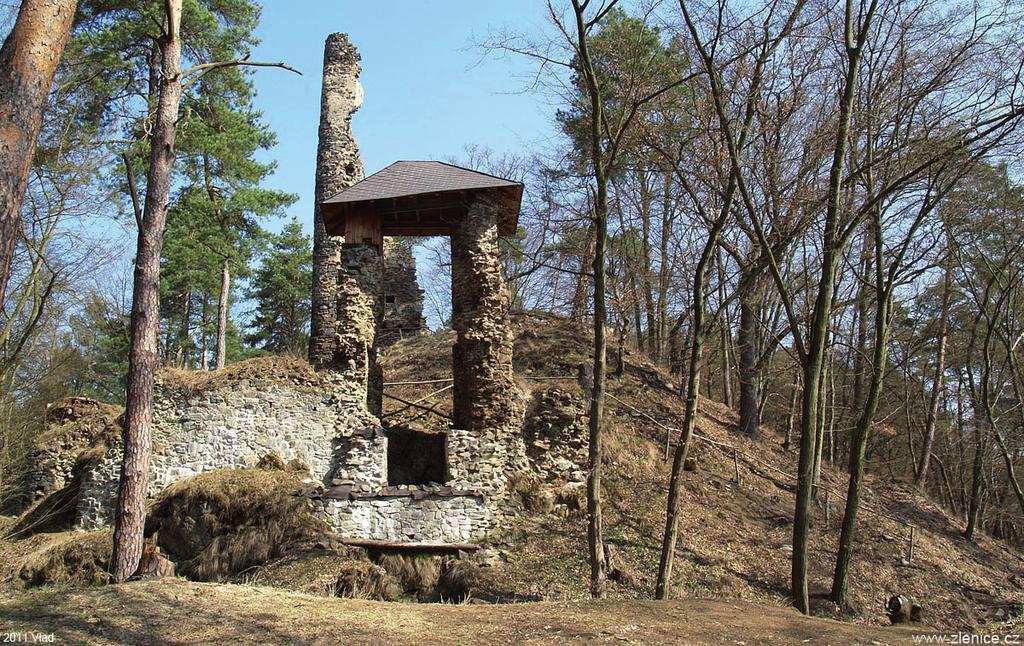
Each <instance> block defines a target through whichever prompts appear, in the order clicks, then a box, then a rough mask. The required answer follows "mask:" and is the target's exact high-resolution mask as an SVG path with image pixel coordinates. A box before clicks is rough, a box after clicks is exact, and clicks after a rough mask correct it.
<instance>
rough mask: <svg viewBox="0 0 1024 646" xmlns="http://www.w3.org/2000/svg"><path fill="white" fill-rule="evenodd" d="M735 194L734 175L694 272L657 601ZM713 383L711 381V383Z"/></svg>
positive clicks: (664, 583)
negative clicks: (708, 309) (710, 302)
mask: <svg viewBox="0 0 1024 646" xmlns="http://www.w3.org/2000/svg"><path fill="white" fill-rule="evenodd" d="M735 192H736V176H735V173H734V174H733V175H732V176H731V177H730V180H729V183H728V185H727V186H726V192H725V203H724V205H723V206H722V209H721V211H719V213H718V215H717V218H716V219H715V222H714V225H713V226H712V227H711V230H710V231H709V232H708V238H707V240H706V241H705V242H704V249H703V250H702V251H701V255H700V259H699V260H698V261H697V267H696V270H695V272H694V279H693V294H692V298H693V300H692V303H693V306H692V309H691V314H692V316H693V319H692V320H691V323H690V332H689V335H688V336H689V337H690V358H689V363H688V364H687V370H686V377H685V379H686V382H685V385H684V386H683V388H681V391H682V392H681V394H682V395H683V396H684V397H685V398H686V401H685V408H684V412H683V431H682V437H680V438H679V444H677V445H676V451H675V455H674V457H673V458H672V476H671V478H670V480H669V486H668V505H667V510H666V514H665V533H664V535H663V536H662V541H661V558H660V560H659V563H658V580H657V583H656V585H655V589H654V598H655V599H667V598H668V594H669V591H670V589H671V587H672V566H673V563H674V561H675V552H676V542H677V541H678V538H679V516H680V506H681V504H680V502H681V500H682V495H683V465H685V464H686V454H687V452H688V451H689V450H690V440H691V439H692V437H693V428H694V426H695V425H696V422H697V401H698V399H699V393H700V371H701V364H702V361H703V351H704V336H705V330H704V317H705V314H706V313H705V311H704V310H705V285H706V281H707V274H708V270H709V268H710V264H711V260H712V255H713V254H714V253H715V250H716V248H717V246H718V237H719V235H721V233H722V229H724V228H725V224H726V222H727V221H728V219H729V212H730V210H731V208H732V202H733V197H734V196H735ZM709 381H710V380H709Z"/></svg>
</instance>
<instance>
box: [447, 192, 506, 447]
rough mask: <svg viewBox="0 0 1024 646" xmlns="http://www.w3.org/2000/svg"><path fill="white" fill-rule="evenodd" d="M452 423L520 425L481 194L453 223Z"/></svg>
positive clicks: (493, 219)
mask: <svg viewBox="0 0 1024 646" xmlns="http://www.w3.org/2000/svg"><path fill="white" fill-rule="evenodd" d="M451 248H452V251H451V253H452V327H453V328H454V329H455V332H456V340H455V344H454V346H453V347H452V377H453V379H454V382H453V384H454V388H453V391H452V400H453V410H452V422H453V426H455V427H456V428H460V429H466V430H474V431H492V430H497V429H505V430H506V431H507V430H510V429H511V428H513V427H518V422H519V420H520V418H521V416H522V413H521V400H520V397H519V396H518V390H517V388H516V385H515V382H514V380H513V378H512V330H511V326H510V324H509V320H508V304H509V294H508V288H507V287H506V285H505V281H504V280H503V279H502V276H501V261H500V258H499V255H498V222H497V216H496V212H495V209H494V206H493V205H492V204H491V203H490V202H489V201H487V200H486V199H484V198H482V197H481V198H478V199H477V200H476V201H475V202H474V203H472V204H470V205H469V209H468V212H467V214H466V216H465V217H464V218H463V220H462V221H461V222H459V223H457V224H456V225H455V226H453V227H452V235H451Z"/></svg>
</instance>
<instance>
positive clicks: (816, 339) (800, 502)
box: [790, 0, 874, 614]
mask: <svg viewBox="0 0 1024 646" xmlns="http://www.w3.org/2000/svg"><path fill="white" fill-rule="evenodd" d="M872 7H874V5H872ZM872 14H873V10H868V12H867V13H866V15H865V16H864V18H863V21H862V23H861V25H860V30H859V33H857V34H856V37H855V32H857V29H856V27H855V25H854V22H855V16H854V12H853V3H852V0H851V1H850V2H848V3H847V5H846V15H845V22H846V25H845V26H846V30H845V31H846V43H845V45H846V56H847V69H846V74H845V78H844V85H843V92H842V95H841V97H840V101H839V115H838V122H837V130H836V139H835V147H834V149H833V151H832V166H831V168H830V170H829V183H828V199H827V201H826V202H827V207H826V211H825V227H824V231H823V233H822V254H821V277H820V278H819V280H818V290H817V295H816V296H815V300H814V309H813V310H812V314H811V325H810V338H809V341H808V347H807V351H806V354H805V356H804V379H803V385H804V392H803V399H802V405H801V411H800V413H801V414H800V460H799V463H798V466H797V492H796V508H795V510H794V512H793V563H792V568H791V586H790V587H791V592H792V595H793V603H794V605H796V607H797V609H798V610H799V611H800V612H802V613H804V614H807V613H808V612H810V598H809V595H808V589H807V588H808V574H807V568H808V563H809V561H810V555H809V553H808V542H809V539H810V529H811V502H812V499H813V495H814V482H813V481H814V456H815V453H816V449H817V447H816V442H815V440H816V439H817V434H816V433H815V431H816V429H817V427H818V413H819V411H818V391H819V388H820V386H821V376H822V366H823V364H824V358H825V347H826V345H827V344H828V333H829V325H830V322H831V316H832V300H833V294H834V291H835V283H836V271H837V269H838V267H839V261H840V259H841V257H842V243H841V242H840V239H839V225H840V223H839V206H840V196H841V189H842V178H843V166H844V165H845V161H846V151H847V148H848V145H849V134H850V121H851V115H852V113H853V102H854V97H855V96H856V93H857V82H858V76H859V73H858V72H859V69H860V58H861V54H862V51H863V47H864V41H865V40H866V39H867V33H868V29H869V25H870V23H871V18H872Z"/></svg>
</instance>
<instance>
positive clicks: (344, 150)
mask: <svg viewBox="0 0 1024 646" xmlns="http://www.w3.org/2000/svg"><path fill="white" fill-rule="evenodd" d="M359 60H360V56H359V52H358V51H357V50H356V48H355V46H354V45H352V44H351V43H350V42H349V41H348V36H347V35H346V34H331V35H330V36H328V37H327V42H326V44H325V45H324V78H323V91H322V94H321V97H320V131H319V144H318V146H317V155H316V186H315V188H314V192H313V204H314V206H313V304H312V310H313V311H312V321H311V326H310V341H309V361H310V363H311V364H313V366H314V367H316V368H321V367H324V366H326V365H329V364H330V363H331V361H333V360H334V347H335V332H336V331H337V328H336V323H335V317H336V314H337V311H336V308H337V306H336V293H337V280H338V278H337V276H338V264H339V262H340V253H341V244H342V238H340V237H336V236H329V235H327V232H326V230H325V229H324V223H323V219H322V217H321V215H320V203H321V202H322V201H323V200H325V199H327V198H329V197H331V196H332V195H334V194H335V193H338V192H339V191H341V190H342V189H344V188H347V187H349V186H351V185H352V184H355V183H356V182H358V181H359V180H361V179H362V178H363V161H362V159H361V158H360V156H359V145H358V144H357V143H356V139H355V136H354V135H353V134H352V115H353V114H354V113H355V112H356V111H357V110H358V109H359V106H360V105H362V103H363V86H362V85H361V84H360V83H359V73H360V71H361V68H360V65H359Z"/></svg>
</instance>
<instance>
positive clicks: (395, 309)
mask: <svg viewBox="0 0 1024 646" xmlns="http://www.w3.org/2000/svg"><path fill="white" fill-rule="evenodd" d="M426 330H427V321H426V319H424V318H423V290H422V289H420V288H419V284H418V283H417V282H416V258H415V257H414V256H413V254H412V248H411V247H410V246H409V245H408V244H406V243H404V242H402V241H400V240H396V239H395V238H384V320H383V322H382V323H381V329H380V331H379V332H378V335H379V343H380V346H381V347H382V348H384V347H387V346H389V345H391V344H393V343H395V342H397V341H400V340H402V339H404V338H406V337H409V336H415V335H418V334H423V333H424V332H426Z"/></svg>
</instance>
